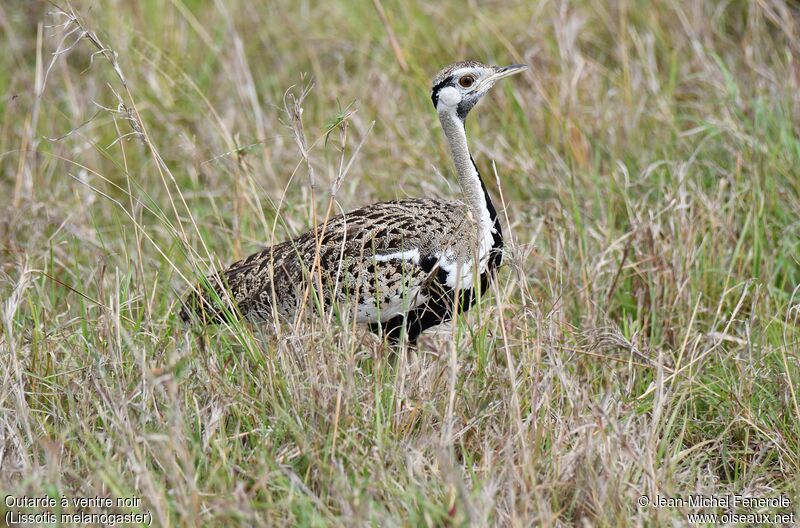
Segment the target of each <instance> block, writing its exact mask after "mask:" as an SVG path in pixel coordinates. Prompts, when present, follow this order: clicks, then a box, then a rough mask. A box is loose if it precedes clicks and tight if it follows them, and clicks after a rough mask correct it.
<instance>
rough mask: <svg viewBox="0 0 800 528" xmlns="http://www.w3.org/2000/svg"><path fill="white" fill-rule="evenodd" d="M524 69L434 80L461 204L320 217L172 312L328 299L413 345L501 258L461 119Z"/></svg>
mask: <svg viewBox="0 0 800 528" xmlns="http://www.w3.org/2000/svg"><path fill="white" fill-rule="evenodd" d="M526 69H527V66H525V65H524V64H512V65H510V66H504V67H498V66H491V65H486V64H483V63H481V62H477V61H473V60H467V61H461V62H457V63H455V64H451V65H450V66H447V67H446V68H444V69H442V70H441V71H440V72H439V73H438V74H437V75H436V76H435V77H434V79H433V83H432V89H431V101H432V102H433V106H434V108H435V109H436V113H437V114H438V117H439V122H440V124H441V127H442V130H443V132H444V135H445V137H446V139H447V143H448V146H449V151H450V154H451V156H452V159H453V164H454V166H455V170H456V174H457V177H458V183H459V186H460V188H461V194H462V199H461V200H447V199H436V198H412V199H402V200H393V201H387V202H379V203H374V204H371V205H367V206H365V207H362V208H360V209H356V210H354V211H351V212H348V213H344V214H342V215H339V216H336V217H333V218H330V219H327V220H325V221H323V222H321V223H320V224H319V225H317V226H316V227H315V228H313V229H311V230H310V231H308V232H306V233H304V234H302V235H299V236H297V237H296V238H293V239H291V240H287V241H285V242H281V243H278V244H275V245H272V246H268V247H264V248H263V249H262V250H260V251H258V252H256V253H254V254H252V255H250V256H248V257H246V258H244V259H242V260H239V261H238V262H235V263H233V264H231V265H230V266H229V267H228V268H227V269H224V270H223V271H221V272H218V273H216V274H213V275H210V276H208V277H206V278H205V280H202V281H201V283H200V284H199V285H198V286H196V287H195V288H193V289H192V290H191V291H190V292H189V293H188V294H187V295H186V298H185V300H184V301H183V302H182V306H181V311H180V317H181V319H183V320H184V321H186V322H189V321H196V322H199V323H200V324H201V325H202V326H207V325H209V324H219V323H223V322H230V321H232V320H233V319H238V318H239V317H240V316H242V317H244V318H245V319H246V320H248V321H250V322H252V323H255V324H258V323H265V322H275V320H276V319H282V320H287V321H293V320H296V317H297V314H299V313H306V314H307V313H309V312H313V311H315V310H317V311H318V307H319V306H320V304H324V305H326V306H331V303H339V306H344V307H350V309H351V310H352V312H351V313H353V314H354V316H355V319H356V322H358V323H360V324H363V325H366V326H367V327H368V328H369V329H370V330H371V331H372V332H374V333H376V334H378V335H379V336H382V337H383V338H385V339H386V340H387V342H388V343H389V344H391V345H394V346H402V343H406V344H407V346H410V347H415V346H416V343H417V340H418V338H419V336H420V334H422V333H423V332H424V331H425V330H427V329H429V328H431V327H434V326H437V325H439V324H441V323H444V322H447V321H450V320H451V319H453V317H454V316H455V315H456V314H458V313H463V312H466V311H468V310H469V309H470V308H471V307H472V306H473V305H474V304H475V302H476V299H477V298H478V296H479V295H480V294H483V293H485V291H486V290H487V288H488V286H489V284H490V282H491V280H492V279H493V278H494V277H495V275H496V273H497V270H498V269H499V268H500V266H501V265H502V262H503V231H502V229H501V225H500V220H499V218H498V215H497V209H496V208H495V206H494V204H493V203H492V199H491V196H490V194H489V191H488V190H487V188H486V185H485V184H484V182H483V180H482V179H481V176H480V173H479V172H478V168H477V165H476V164H475V161H474V160H473V158H472V156H471V154H470V150H469V145H468V142H467V133H466V119H467V115H468V114H469V112H470V111H471V110H472V109H473V108H474V107H475V105H476V104H477V103H478V102H479V101H480V100H481V99H482V98H483V97H484V96H485V95H486V94H487V93H488V92H489V90H490V89H491V88H492V87H493V86H494V85H495V83H496V82H497V81H499V80H501V79H503V78H506V77H509V76H511V75H514V74H517V73H520V72H522V71H524V70H526ZM478 291H479V292H480V294H479V293H478ZM304 305H306V308H310V310H306V309H305V308H304Z"/></svg>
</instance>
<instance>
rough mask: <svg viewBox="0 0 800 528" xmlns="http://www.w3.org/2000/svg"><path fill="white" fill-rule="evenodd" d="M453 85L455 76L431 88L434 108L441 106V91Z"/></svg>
mask: <svg viewBox="0 0 800 528" xmlns="http://www.w3.org/2000/svg"><path fill="white" fill-rule="evenodd" d="M452 83H453V76H452V75H450V76H449V77H447V78H445V79H444V80H443V81H442V82H440V83H438V84H437V85H435V86H434V87H433V88H431V101H433V107H434V108H436V107H437V105H438V104H439V91H440V90H441V89H442V88H444V87H445V86H448V85H450V84H452Z"/></svg>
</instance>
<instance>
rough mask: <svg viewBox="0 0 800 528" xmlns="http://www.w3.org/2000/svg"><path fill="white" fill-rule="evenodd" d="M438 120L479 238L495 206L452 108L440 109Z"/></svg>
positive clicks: (489, 228)
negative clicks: (476, 226) (476, 225)
mask: <svg viewBox="0 0 800 528" xmlns="http://www.w3.org/2000/svg"><path fill="white" fill-rule="evenodd" d="M439 121H440V122H441V123H442V129H443V130H444V135H445V136H447V142H448V143H449V144H450V153H451V154H452V156H453V163H454V164H455V166H456V172H457V173H458V183H459V185H461V192H463V193H464V199H465V201H466V203H467V206H468V207H469V210H470V212H471V213H472V217H473V218H474V219H475V221H476V222H477V224H478V240H483V239H484V237H485V236H486V233H487V232H488V231H492V230H493V228H494V226H495V220H496V215H495V209H494V206H493V205H492V202H491V199H490V198H489V193H488V192H486V187H484V185H483V181H481V176H480V174H478V169H477V168H476V167H475V163H474V162H473V161H472V156H470V153H469V145H467V132H466V129H465V128H464V121H462V120H461V119H460V118H459V117H458V115H456V112H455V111H448V110H443V111H440V112H439Z"/></svg>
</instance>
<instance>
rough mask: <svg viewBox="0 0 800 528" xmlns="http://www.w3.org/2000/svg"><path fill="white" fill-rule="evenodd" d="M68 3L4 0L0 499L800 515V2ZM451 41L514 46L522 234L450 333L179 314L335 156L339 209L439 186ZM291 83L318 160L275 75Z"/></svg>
mask: <svg viewBox="0 0 800 528" xmlns="http://www.w3.org/2000/svg"><path fill="white" fill-rule="evenodd" d="M62 7H64V8H65V9H67V10H68V11H69V10H70V7H69V6H68V5H66V4H65V5H62ZM72 7H73V8H74V10H75V13H77V14H79V15H80V18H79V23H80V24H82V28H83V29H80V28H79V29H77V31H73V30H75V29H76V28H77V27H78V26H77V25H76V24H75V23H74V22H71V21H70V19H69V18H67V17H65V16H63V15H58V14H48V13H51V12H53V11H56V9H55V8H54V7H53V6H52V5H51V4H49V3H47V2H41V1H30V2H15V1H12V2H10V3H9V2H4V3H2V4H0V28H2V29H1V31H2V33H1V34H0V40H1V41H2V53H0V96H1V97H2V100H0V299H2V301H3V304H2V334H1V335H0V492H1V493H2V494H4V495H5V494H6V493H10V494H13V495H15V496H22V495H28V496H37V495H42V494H50V495H53V496H56V497H58V496H61V495H65V496H94V495H104V496H110V497H130V496H139V497H141V498H142V501H143V504H142V507H141V508H140V509H139V510H136V511H145V510H147V511H150V512H151V513H152V515H153V517H154V520H155V523H156V524H157V525H161V526H199V525H207V526H211V525H228V526H230V525H242V526H248V525H253V524H275V525H316V526H328V525H349V526H352V525H365V524H366V525H369V524H372V525H375V526H378V525H381V526H383V525H408V526H418V525H431V526H441V525H445V524H447V523H449V524H450V525H451V526H458V525H463V524H468V523H472V524H473V525H478V526H480V525H488V524H491V525H512V526H527V525H532V524H535V525H544V526H547V525H552V526H570V525H575V526H588V525H593V526H642V525H648V526H653V525H678V526H680V525H683V524H685V522H686V514H687V510H686V509H680V508H651V507H645V508H640V507H638V506H637V504H636V499H637V498H638V497H639V496H640V495H642V494H648V495H651V496H655V495H656V494H660V495H662V496H668V497H676V496H678V497H680V496H684V497H685V496H687V495H688V494H691V493H706V494H712V493H713V494H718V495H721V494H725V493H744V494H750V495H754V496H775V495H777V494H779V493H784V494H786V495H787V496H788V497H790V498H791V499H792V500H793V505H792V507H791V508H790V509H789V511H795V512H797V505H798V501H799V500H800V494H798V489H800V481H799V480H798V469H799V468H800V440H799V439H800V436H799V435H798V433H799V432H800V408H798V395H797V391H798V389H800V387H798V384H799V383H800V368H799V367H798V351H800V347H798V337H800V336H799V335H798V315H799V312H800V308H798V298H797V295H795V293H796V292H795V287H796V286H797V285H798V284H799V283H800V245H799V244H800V242H798V241H799V240H800V221H799V220H798V218H799V215H798V211H800V169H799V168H800V129H799V128H798V123H800V64H798V57H799V55H798V54H799V53H800V23H799V22H800V18H798V10H797V7H796V4H792V3H789V2H786V3H785V2H783V1H781V0H759V1H752V2H746V1H729V2H694V1H691V2H690V1H687V2H680V1H677V0H654V1H651V2H650V1H637V0H620V1H615V2H601V1H592V0H581V1H574V2H567V1H555V0H553V1H548V0H543V1H536V2H529V1H522V2H513V1H502V2H501V1H492V2H463V3H462V2H435V3H428V2H395V1H390V0H382V1H380V2H377V1H376V2H373V1H355V2H344V1H335V2H334V1H330V2H305V1H300V2H297V1H284V0H276V1H270V2H255V1H248V0H241V1H222V0H220V1H217V2H201V1H188V0H171V1H165V2H162V1H155V0H143V1H139V2H127V1H122V0H119V1H116V0H108V1H92V2H89V1H87V2H83V1H77V2H73V4H72ZM83 30H87V31H91V32H93V35H94V38H96V39H98V40H99V42H100V43H102V45H104V46H105V47H106V48H105V49H108V50H113V51H114V52H116V55H113V54H112V53H111V52H110V51H107V53H106V54H105V55H104V54H100V53H96V52H97V51H98V48H97V46H96V44H95V43H93V42H92V41H91V39H90V38H89V36H91V35H89V34H85V33H82V31H83ZM390 34H391V35H392V36H391V37H390ZM82 35H83V38H79V37H81V36H82ZM392 38H393V39H394V40H395V43H394V44H392ZM56 50H61V51H62V52H61V53H59V54H57V55H54V52H55V51H56ZM114 56H115V57H116V59H115V61H116V63H117V65H118V68H119V72H118V73H117V72H115V70H114V67H113V64H112V61H110V60H109V57H114ZM464 58H475V59H478V60H482V61H486V62H492V63H497V64H506V63H526V64H529V65H530V70H529V71H528V72H527V73H526V74H524V76H519V77H515V78H513V79H511V80H508V81H504V83H503V84H502V85H499V86H497V87H496V88H495V90H494V91H493V93H491V94H490V95H489V96H488V97H487V100H486V101H484V102H483V103H482V104H481V106H479V107H478V108H477V109H476V110H475V111H474V112H473V115H471V116H470V118H469V121H468V132H469V135H470V142H471V146H472V149H473V154H474V156H475V158H476V161H477V163H478V166H479V167H480V168H481V170H482V172H483V174H484V176H485V178H486V179H487V181H488V185H489V187H490V190H491V192H492V194H493V196H495V197H496V201H499V200H500V197H501V194H502V202H501V203H502V206H503V207H502V208H503V220H504V229H505V231H506V233H507V240H509V239H510V240H509V244H508V246H509V247H508V250H509V251H508V256H507V265H506V266H505V268H504V269H503V271H502V273H501V274H500V276H499V279H498V281H497V282H496V284H495V285H494V286H493V288H492V290H491V292H490V294H489V295H487V296H485V297H484V299H482V301H481V303H480V305H479V306H478V307H477V308H476V309H474V310H473V311H472V312H471V313H470V314H469V315H468V316H465V317H462V318H461V319H459V321H458V322H457V324H455V325H454V327H453V330H452V333H450V332H445V333H440V334H438V335H431V336H429V337H426V338H424V339H423V340H422V341H421V348H420V351H419V353H418V354H417V355H416V356H409V357H405V356H404V357H401V358H400V360H399V361H398V363H397V365H395V366H392V365H391V364H390V363H389V362H388V361H387V358H386V351H385V350H384V349H382V348H381V346H380V344H379V343H378V342H377V340H375V339H374V338H372V337H371V336H369V335H365V334H364V333H363V331H360V330H357V329H355V330H354V329H353V328H352V325H351V324H349V323H348V321H347V317H346V316H344V315H338V316H337V314H333V315H332V316H331V317H328V318H326V319H323V320H313V321H309V322H308V323H306V324H304V325H302V326H300V327H298V328H286V327H281V328H278V329H276V330H277V331H278V332H279V334H280V337H279V339H275V338H274V337H271V335H270V332H262V331H261V329H258V328H253V329H251V328H248V327H237V328H223V329H220V330H219V331H211V332H209V333H206V334H203V335H196V334H195V333H193V332H191V331H189V330H188V329H187V328H186V327H185V326H183V325H182V324H181V323H180V322H179V321H178V320H176V318H175V316H174V309H175V306H176V299H177V298H178V296H179V295H180V294H181V292H183V291H185V290H186V289H187V288H188V286H189V281H193V280H195V279H194V278H195V276H196V273H198V272H204V271H208V270H209V269H211V268H212V267H214V266H218V265H220V264H225V263H228V262H231V261H232V260H234V259H235V258H236V257H239V256H244V255H246V254H248V253H249V252H252V251H254V250H256V249H258V248H259V247H260V245H262V244H263V243H264V242H265V241H268V240H271V239H272V238H273V237H274V238H275V239H278V240H281V239H284V238H285V237H288V236H290V235H294V234H298V233H300V232H302V231H303V230H305V229H307V228H308V227H309V226H310V222H311V220H310V218H311V217H312V213H314V212H315V211H316V212H317V214H320V212H324V211H325V210H326V208H327V204H328V203H329V200H330V198H331V193H330V189H331V184H332V183H333V182H334V181H335V180H336V179H337V178H338V177H339V176H340V175H341V174H342V172H343V171H342V169H341V167H342V166H343V165H347V163H348V162H349V161H350V160H353V163H352V165H350V167H349V169H348V170H347V171H346V174H344V179H343V183H342V185H341V187H340V188H339V190H338V192H337V193H336V197H335V198H336V202H335V203H336V204H337V205H336V208H341V209H342V210H348V209H351V208H355V207H357V206H360V205H363V204H366V203H369V202H373V201H377V200H383V199H392V198H397V197H404V196H419V195H435V196H447V197H450V196H453V197H455V196H457V195H458V189H457V185H456V184H455V180H454V178H453V177H452V167H451V165H450V162H449V160H448V157H447V151H446V145H445V143H444V141H443V138H442V137H441V131H440V128H439V126H438V123H437V121H436V116H435V112H434V111H433V109H432V107H431V104H430V99H429V86H430V85H429V81H430V79H431V77H432V76H433V75H434V74H435V73H436V71H437V70H438V69H439V68H440V67H442V66H444V65H446V64H449V63H451V62H454V61H456V60H460V59H464ZM303 74H305V77H303ZM120 76H122V78H124V79H125V84H123V82H122V80H121V77H120ZM311 82H313V88H312V89H311V91H310V93H309V94H308V96H307V97H306V98H305V99H304V101H303V102H302V107H303V113H302V120H303V126H304V132H305V135H306V137H307V141H308V146H309V148H308V149H307V158H308V161H307V162H306V161H305V160H304V157H303V156H302V154H301V152H300V150H299V149H298V146H297V143H296V140H295V133H294V132H293V130H292V129H291V127H290V125H291V118H290V116H289V115H288V114H287V112H286V109H285V107H284V101H286V100H287V99H286V97H285V94H286V93H287V90H290V93H294V94H295V96H297V95H299V93H300V91H301V89H302V87H303V86H306V85H308V84H309V83H311ZM292 87H293V88H292ZM290 102H291V101H290ZM351 103H352V106H351V107H350V110H355V112H354V113H351V112H349V111H345V110H344V109H345V108H347V106H348V105H350V104H351ZM290 106H291V105H290ZM342 116H345V117H346V120H345V121H346V124H345V125H342V126H340V127H339V128H336V129H335V130H333V131H332V133H331V134H330V136H329V137H328V138H327V141H326V140H325V137H324V136H325V131H326V130H327V128H328V127H329V126H330V125H331V124H332V123H335V122H337V121H340V120H341V117H342ZM373 122H374V127H373V128H371V129H370V126H371V125H372V123H373ZM343 130H346V133H343V132H342V131H343ZM359 145H361V148H360V150H358V146H359ZM357 150H358V152H357V153H356V151H357ZM342 159H344V164H342V163H341V160H342ZM309 166H310V167H311V168H312V171H313V174H314V183H315V185H314V187H313V189H312V186H311V185H310V178H309V170H308V167H309ZM279 205H280V210H279V212H278V206H279ZM276 212H277V215H276ZM273 226H274V227H273ZM6 509H7V508H5V507H4V506H2V505H0V513H5V510H6Z"/></svg>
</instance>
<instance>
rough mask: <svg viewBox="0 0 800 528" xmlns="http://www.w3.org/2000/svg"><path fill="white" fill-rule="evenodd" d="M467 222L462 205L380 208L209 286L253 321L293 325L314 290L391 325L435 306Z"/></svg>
mask: <svg viewBox="0 0 800 528" xmlns="http://www.w3.org/2000/svg"><path fill="white" fill-rule="evenodd" d="M463 220H464V209H463V205H462V204H460V202H451V201H444V200H401V201H393V202H382V203H377V204H373V205H370V206H367V207H364V208H362V209H357V210H355V211H352V212H349V213H346V214H344V215H340V216H337V217H334V218H331V219H329V220H328V221H326V222H322V223H321V224H320V225H318V226H317V227H316V228H315V229H314V230H312V231H309V232H307V233H304V234H303V235H300V236H299V237H297V238H295V239H293V240H289V241H286V242H283V243H281V244H277V245H275V246H271V247H267V248H265V249H263V250H262V251H260V252H258V253H255V254H253V255H250V256H249V257H247V258H245V259H243V260H241V261H239V262H236V263H234V264H232V265H231V266H230V267H229V268H228V269H226V270H225V271H223V272H221V273H220V274H217V275H215V276H213V277H212V278H211V279H210V282H211V284H212V286H213V287H214V289H215V290H216V291H217V292H218V293H219V294H220V296H222V295H227V293H228V292H229V293H230V295H231V298H232V300H233V301H235V303H236V305H237V306H238V309H239V310H240V311H241V312H242V314H243V315H245V316H248V317H249V318H251V319H269V318H270V317H271V315H272V311H273V308H276V309H277V312H278V313H279V314H280V315H282V316H286V317H292V316H293V315H294V314H295V313H296V312H297V309H298V307H299V305H300V304H301V303H303V302H308V301H309V298H310V296H309V293H308V291H309V286H311V287H313V288H320V287H321V288H322V292H321V293H322V296H321V298H323V299H324V300H325V301H326V302H331V301H336V302H339V303H342V304H344V305H345V306H347V305H348V303H349V302H354V303H355V310H356V319H357V321H358V322H361V323H374V322H378V321H386V320H388V319H390V318H391V317H393V316H395V315H397V314H400V313H404V312H406V311H408V310H410V309H413V308H415V307H417V306H420V305H422V304H424V303H425V302H426V301H427V300H429V298H430V296H431V295H432V294H433V293H432V292H433V291H435V290H433V289H431V287H430V286H431V282H432V281H435V280H436V278H437V272H438V271H439V270H440V268H441V265H442V262H443V259H445V260H447V259H450V260H451V259H452V255H453V249H452V248H454V247H457V246H458V245H459V244H462V245H463V244H465V243H466V242H465V240H463V238H464V236H465V235H464V233H465V232H469V230H468V229H465V228H464V224H463ZM448 262H449V260H448ZM309 279H311V280H309ZM219 285H224V287H222V288H220V287H219ZM195 304H196V300H195ZM204 308H205V309H208V307H204Z"/></svg>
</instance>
